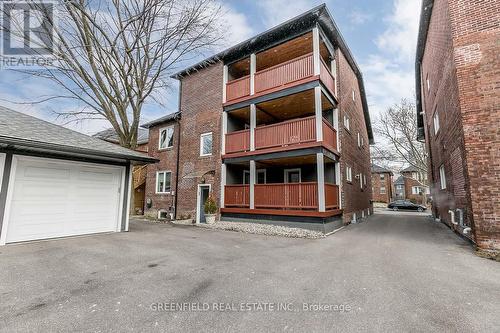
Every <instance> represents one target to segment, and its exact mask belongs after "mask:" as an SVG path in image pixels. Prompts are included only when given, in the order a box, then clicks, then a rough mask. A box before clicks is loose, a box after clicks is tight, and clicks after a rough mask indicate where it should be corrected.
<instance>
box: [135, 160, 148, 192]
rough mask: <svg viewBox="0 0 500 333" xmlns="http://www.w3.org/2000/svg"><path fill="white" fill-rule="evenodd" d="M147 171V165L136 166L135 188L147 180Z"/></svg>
mask: <svg viewBox="0 0 500 333" xmlns="http://www.w3.org/2000/svg"><path fill="white" fill-rule="evenodd" d="M147 171H148V170H147V165H142V166H137V167H134V170H133V171H132V179H133V182H134V190H135V189H136V188H138V187H139V186H141V185H142V184H144V183H145V182H146V176H147Z"/></svg>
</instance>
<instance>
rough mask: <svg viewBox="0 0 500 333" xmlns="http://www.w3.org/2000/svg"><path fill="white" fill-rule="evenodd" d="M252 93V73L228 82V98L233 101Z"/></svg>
mask: <svg viewBox="0 0 500 333" xmlns="http://www.w3.org/2000/svg"><path fill="white" fill-rule="evenodd" d="M249 95H250V75H247V76H244V77H242V78H239V79H236V80H233V81H229V82H228V83H227V84H226V100H227V101H232V100H235V99H238V98H241V97H245V96H249Z"/></svg>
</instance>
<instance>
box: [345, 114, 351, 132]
mask: <svg viewBox="0 0 500 333" xmlns="http://www.w3.org/2000/svg"><path fill="white" fill-rule="evenodd" d="M344 127H345V128H346V129H347V130H348V131H350V130H351V124H350V121H349V117H348V116H347V115H344Z"/></svg>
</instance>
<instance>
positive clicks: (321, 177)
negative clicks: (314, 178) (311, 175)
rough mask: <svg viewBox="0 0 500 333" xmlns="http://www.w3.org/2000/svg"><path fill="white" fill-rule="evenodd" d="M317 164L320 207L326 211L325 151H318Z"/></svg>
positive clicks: (322, 210)
mask: <svg viewBox="0 0 500 333" xmlns="http://www.w3.org/2000/svg"><path fill="white" fill-rule="evenodd" d="M316 165H317V169H318V171H317V174H318V208H319V211H320V212H325V211H326V208H325V161H324V156H323V153H316Z"/></svg>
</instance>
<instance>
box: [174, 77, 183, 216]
mask: <svg viewBox="0 0 500 333" xmlns="http://www.w3.org/2000/svg"><path fill="white" fill-rule="evenodd" d="M181 91H182V81H181V80H179V102H178V104H179V112H181ZM181 117H182V116H181V114H180V113H179V115H178V116H177V159H176V162H175V196H174V220H177V197H178V196H179V160H180V152H181Z"/></svg>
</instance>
